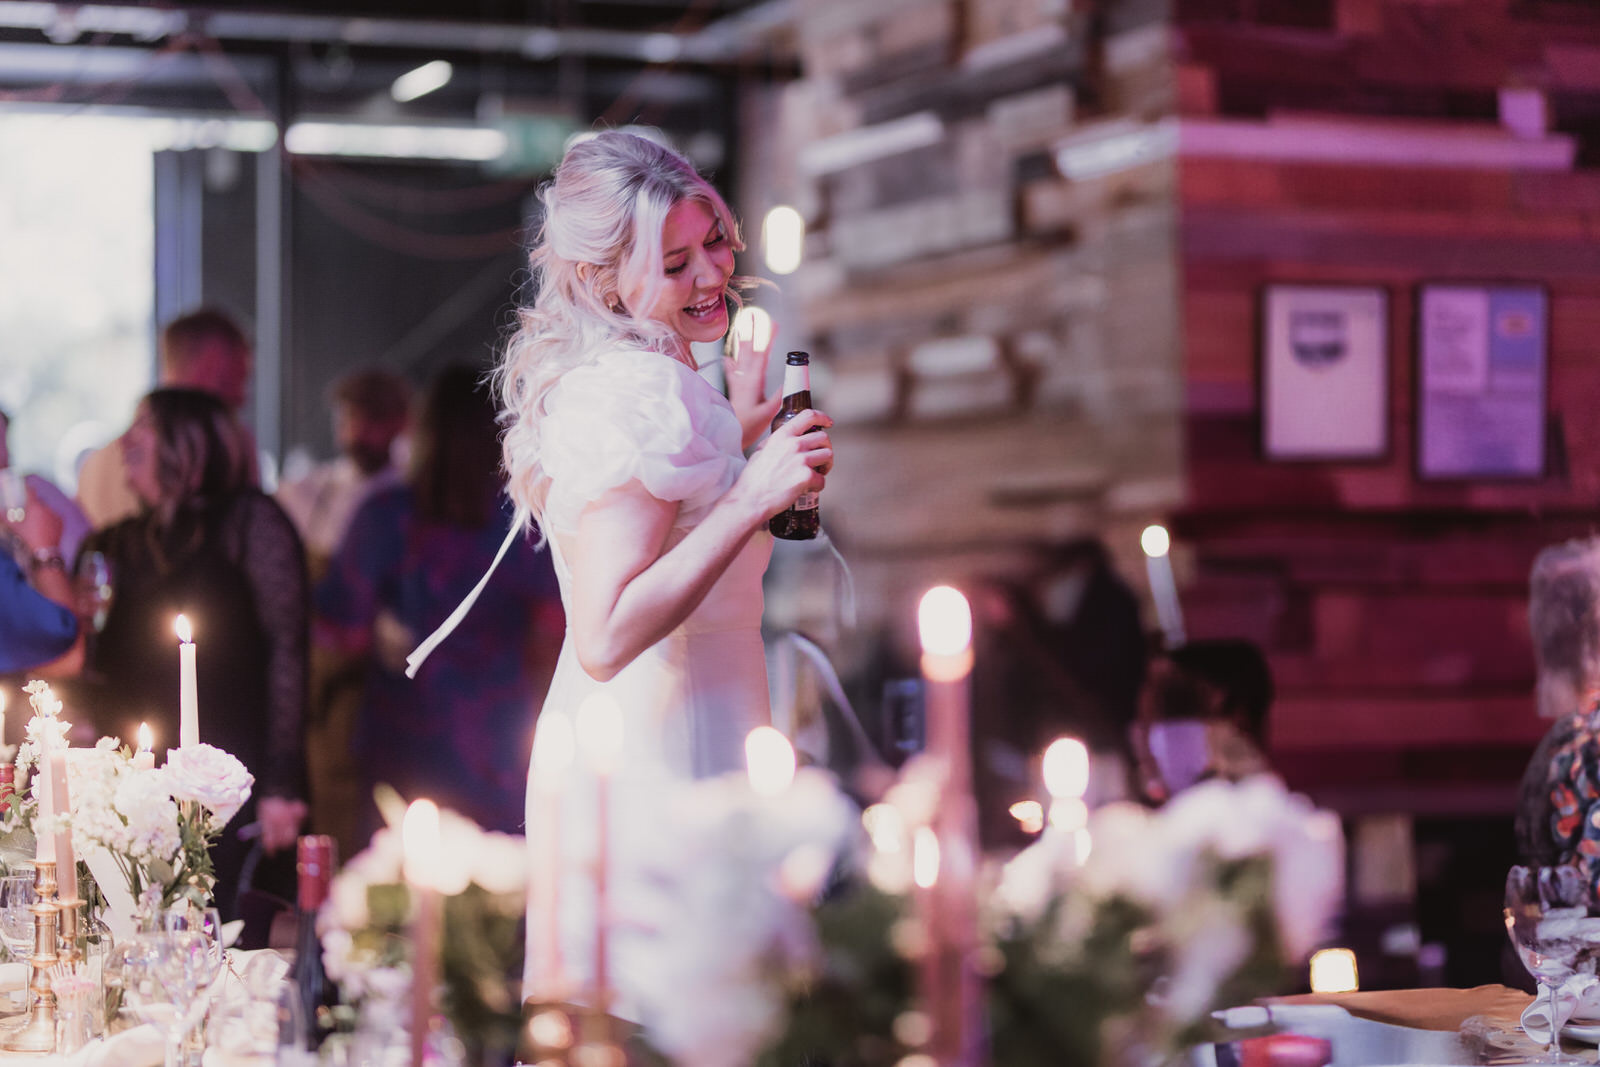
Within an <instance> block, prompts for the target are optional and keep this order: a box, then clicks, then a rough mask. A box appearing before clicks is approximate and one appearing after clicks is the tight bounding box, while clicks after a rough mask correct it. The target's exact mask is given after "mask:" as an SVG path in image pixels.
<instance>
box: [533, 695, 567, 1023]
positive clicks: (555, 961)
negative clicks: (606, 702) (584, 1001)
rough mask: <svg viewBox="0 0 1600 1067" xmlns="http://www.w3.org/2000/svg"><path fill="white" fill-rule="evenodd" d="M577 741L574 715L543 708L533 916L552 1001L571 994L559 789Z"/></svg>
mask: <svg viewBox="0 0 1600 1067" xmlns="http://www.w3.org/2000/svg"><path fill="white" fill-rule="evenodd" d="M573 747H574V741H573V737H572V719H571V718H570V717H568V715H567V714H566V712H563V711H556V710H547V711H545V712H543V713H542V714H541V715H540V716H539V726H538V729H537V730H536V731H535V732H534V735H533V786H534V796H535V803H536V804H537V805H538V809H539V820H540V825H539V828H538V833H539V836H538V838H537V840H536V841H535V842H534V845H535V849H536V855H537V856H538V861H537V864H536V869H535V870H534V872H533V877H534V917H535V918H536V919H537V921H539V922H541V923H542V929H543V930H544V942H545V944H544V955H543V959H542V962H541V964H540V967H539V974H540V983H541V988H540V989H539V991H538V995H539V996H540V997H542V998H543V999H545V1000H548V1001H559V1000H563V999H565V998H566V995H567V975H566V967H565V965H564V963H563V961H562V959H561V872H562V869H563V866H564V865H563V864H562V862H561V792H562V790H563V789H564V788H565V787H566V782H567V771H568V770H569V769H570V768H571V766H572V755H573Z"/></svg>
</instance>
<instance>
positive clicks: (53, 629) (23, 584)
mask: <svg viewBox="0 0 1600 1067" xmlns="http://www.w3.org/2000/svg"><path fill="white" fill-rule="evenodd" d="M63 525H64V524H63V522H62V519H61V516H60V515H58V514H57V513H56V512H55V511H54V510H52V509H51V508H50V507H49V506H47V505H46V504H45V503H44V501H43V500H42V499H41V498H40V497H39V495H38V493H37V492H36V491H35V489H34V487H33V486H32V485H31V484H30V485H28V486H27V488H26V491H25V496H24V497H23V498H22V503H21V504H20V505H16V504H15V503H14V502H13V503H12V504H9V505H8V506H5V507H0V532H3V534H4V535H5V537H6V538H7V539H8V540H9V541H10V542H11V549H12V551H10V552H0V673H7V672H11V671H26V672H28V674H29V675H30V676H31V677H39V676H44V677H53V676H59V675H66V674H73V673H76V672H77V671H78V669H79V668H80V667H81V666H82V662H83V648H84V642H83V631H82V629H81V628H80V626H79V624H78V620H77V618H76V616H75V615H74V614H73V586H72V581H71V579H70V578H69V577H68V576H67V568H66V562H65V560H63V559H62V556H61V550H60V549H59V548H58V547H57V546H58V545H60V543H61V540H62V529H63Z"/></svg>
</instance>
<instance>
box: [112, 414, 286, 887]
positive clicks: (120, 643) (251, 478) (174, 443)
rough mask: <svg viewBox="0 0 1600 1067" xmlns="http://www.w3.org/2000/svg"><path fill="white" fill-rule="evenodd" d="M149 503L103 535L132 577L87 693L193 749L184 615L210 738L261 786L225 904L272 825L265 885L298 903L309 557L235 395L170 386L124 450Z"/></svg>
mask: <svg viewBox="0 0 1600 1067" xmlns="http://www.w3.org/2000/svg"><path fill="white" fill-rule="evenodd" d="M120 446H121V449H122V452H123V462H124V464H125V466H126V469H127V473H128V481H129V484H130V485H131V486H132V487H133V490H134V492H135V494H136V495H137V497H138V499H139V503H140V506H141V511H140V513H139V514H138V515H137V516H135V517H134V518H130V519H124V520H123V521H121V522H119V523H117V524H116V525H114V526H111V527H109V528H107V529H105V530H101V531H99V532H98V533H95V534H92V535H90V537H89V538H88V539H87V540H85V542H84V546H83V551H84V552H91V551H99V552H102V553H104V554H105V556H106V558H107V560H108V561H109V562H110V563H111V566H112V568H113V571H114V573H115V574H116V576H117V585H116V594H115V596H114V597H113V599H112V602H111V607H110V611H109V613H108V615H107V618H106V624H105V629H104V630H103V631H102V632H101V633H100V634H99V635H98V639H97V640H96V641H95V643H94V646H93V648H92V650H91V655H90V662H89V679H88V680H87V682H86V684H85V686H84V687H83V698H84V699H86V700H88V701H89V703H90V705H91V712H92V714H93V715H94V716H95V719H96V723H97V725H98V727H99V728H100V732H101V733H105V734H113V735H120V736H121V737H123V738H128V737H131V736H132V731H133V729H134V728H135V727H136V726H137V724H138V723H139V722H140V721H147V722H149V723H150V724H151V726H152V728H153V729H154V730H155V731H156V738H157V744H158V745H159V746H162V747H171V746H174V745H176V744H177V743H178V714H177V713H178V699H177V696H178V689H179V679H178V655H177V649H176V647H175V646H176V644H177V639H176V637H175V635H174V632H173V622H174V619H175V617H176V616H177V615H178V614H179V613H180V612H181V613H183V614H184V615H186V616H187V617H188V619H189V621H190V623H191V625H192V626H193V629H194V640H195V644H196V646H197V652H196V657H195V658H196V662H197V668H198V679H197V689H198V695H199V705H200V740H201V741H202V742H205V743H208V744H212V745H215V746H217V747H219V748H222V749H226V750H227V751H229V752H232V753H233V754H234V755H235V756H237V757H238V758H239V759H240V760H241V761H243V763H244V764H245V766H246V767H247V768H249V770H250V772H251V773H252V774H253V775H254V776H255V789H254V792H253V794H252V797H251V801H250V803H249V804H247V805H246V806H245V808H244V809H243V810H242V811H241V812H240V813H239V814H238V815H236V816H235V817H234V819H233V821H232V822H231V823H229V825H228V827H227V829H226V830H225V831H224V833H223V835H222V840H221V842H220V843H219V844H218V845H217V846H216V847H215V848H213V850H212V857H213V860H214V861H215V864H216V870H217V894H216V899H217V905H218V907H219V908H220V909H221V910H222V913H223V915H224V917H225V918H226V917H230V916H231V915H232V914H234V913H235V912H236V909H237V900H236V896H237V890H238V889H239V888H240V879H241V875H242V868H243V866H244V863H245V859H246V856H247V854H248V852H249V850H250V847H251V846H250V845H249V844H248V843H247V842H245V841H243V840H241V838H240V836H239V831H240V829H241V828H243V827H246V826H249V825H250V824H252V823H257V822H258V823H259V825H258V826H257V827H256V828H255V829H257V830H258V831H259V838H260V845H261V848H262V850H263V851H264V852H265V854H266V857H267V859H266V861H264V862H261V863H259V865H256V866H255V867H254V871H255V875H254V885H255V887H258V888H261V889H263V890H267V891H270V892H274V893H277V894H278V895H280V896H285V897H288V898H290V899H292V887H293V885H294V881H293V879H294V864H293V860H294V849H293V845H294V843H295V838H296V836H297V834H298V832H299V828H300V825H301V823H302V822H303V821H304V819H305V814H306V804H305V801H304V797H305V795H306V786H305V737H304V726H305V704H306V646H307V636H308V630H309V620H308V604H307V601H308V582H307V578H306V566H305V554H304V552H303V551H302V549H301V547H300V538H299V536H298V535H297V534H296V533H295V530H294V525H293V523H291V522H290V521H289V517H288V516H287V515H285V514H284V513H283V509H282V508H280V507H279V506H278V505H277V504H276V503H275V502H274V501H273V500H272V498H271V497H268V496H266V495H264V494H262V493H261V492H260V491H259V490H258V489H256V487H255V463H254V459H253V457H252V454H251V442H250V439H249V435H248V434H246V433H245V432H244V430H243V428H242V427H241V426H240V425H239V423H238V421H237V420H236V419H235V418H234V417H233V413H232V411H231V410H230V408H229V407H228V406H227V404H225V403H224V402H223V401H222V400H221V399H220V398H218V397H217V396H215V395H214V394H212V393H209V392H203V391H201V390H197V389H157V390H155V391H154V392H151V393H150V394H149V395H148V396H146V397H145V398H144V399H143V400H142V401H140V403H139V407H138V410H137V412H136V414H135V416H134V420H133V425H132V426H130V427H129V428H128V432H127V433H125V434H123V436H122V438H121V440H120Z"/></svg>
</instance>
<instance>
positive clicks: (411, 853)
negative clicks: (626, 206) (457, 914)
mask: <svg viewBox="0 0 1600 1067" xmlns="http://www.w3.org/2000/svg"><path fill="white" fill-rule="evenodd" d="M400 840H401V844H402V846H403V848H404V850H405V879H406V885H407V886H408V887H409V888H410V890H411V892H412V893H414V894H415V895H416V898H417V908H416V919H415V920H413V922H412V924H411V954H412V957H411V1067H422V1063H423V1059H424V1052H425V1051H426V1049H427V1042H428V1026H429V1023H430V1022H431V1021H432V1019H433V988H434V986H435V985H437V984H438V981H439V946H440V945H441V944H442V943H443V938H444V901H443V899H442V898H441V897H440V895H439V888H438V884H437V882H436V881H435V878H436V876H437V871H438V869H439V864H440V863H441V862H443V858H442V856H441V855H440V848H439V809H438V807H437V806H436V805H435V804H434V803H433V801H431V800H414V801H412V802H411V806H410V807H409V808H407V809H406V817H405V821H404V822H402V823H401V824H400Z"/></svg>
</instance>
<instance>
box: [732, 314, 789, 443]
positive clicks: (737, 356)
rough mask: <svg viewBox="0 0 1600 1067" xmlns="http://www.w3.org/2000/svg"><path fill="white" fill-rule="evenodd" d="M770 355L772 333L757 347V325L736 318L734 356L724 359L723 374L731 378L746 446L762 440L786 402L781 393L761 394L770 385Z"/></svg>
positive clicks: (746, 319) (735, 406)
mask: <svg viewBox="0 0 1600 1067" xmlns="http://www.w3.org/2000/svg"><path fill="white" fill-rule="evenodd" d="M771 354H772V338H771V337H770V336H769V337H767V338H766V343H765V344H764V345H762V346H761V347H760V348H757V347H756V342H755V324H754V323H753V322H751V320H750V319H749V318H748V317H745V318H741V319H735V320H734V327H733V355H732V356H731V357H730V358H726V359H724V360H723V361H722V373H723V376H724V377H726V378H727V380H728V403H730V404H732V405H733V413H734V414H735V415H737V416H739V428H740V429H741V430H742V431H743V433H742V446H743V447H744V448H746V449H748V448H749V447H750V446H751V445H753V444H755V443H756V442H757V441H759V440H761V435H762V434H763V433H765V432H766V429H767V427H768V426H770V425H772V417H773V416H774V415H776V414H777V413H778V407H779V405H781V404H782V403H783V394H782V393H773V394H772V395H771V396H763V395H762V394H763V393H765V392H766V388H767V357H768V356H770V355H771Z"/></svg>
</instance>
